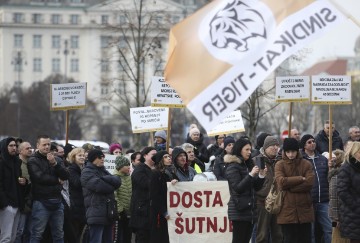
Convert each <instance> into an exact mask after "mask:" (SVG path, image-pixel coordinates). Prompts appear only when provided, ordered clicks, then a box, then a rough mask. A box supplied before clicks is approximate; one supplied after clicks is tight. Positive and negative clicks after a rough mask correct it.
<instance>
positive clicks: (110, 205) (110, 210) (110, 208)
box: [106, 198, 119, 221]
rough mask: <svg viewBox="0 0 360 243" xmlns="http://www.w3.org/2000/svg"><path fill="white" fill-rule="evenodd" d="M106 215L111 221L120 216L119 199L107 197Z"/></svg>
mask: <svg viewBox="0 0 360 243" xmlns="http://www.w3.org/2000/svg"><path fill="white" fill-rule="evenodd" d="M106 216H107V218H108V219H109V220H110V221H115V220H117V219H118V218H119V214H118V210H117V201H116V200H115V199H112V198H108V199H106Z"/></svg>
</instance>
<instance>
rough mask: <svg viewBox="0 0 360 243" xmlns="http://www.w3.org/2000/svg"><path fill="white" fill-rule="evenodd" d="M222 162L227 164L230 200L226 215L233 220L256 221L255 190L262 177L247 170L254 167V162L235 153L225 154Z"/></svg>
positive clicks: (262, 180)
mask: <svg viewBox="0 0 360 243" xmlns="http://www.w3.org/2000/svg"><path fill="white" fill-rule="evenodd" d="M224 163H226V164H227V168H226V172H225V174H226V178H227V179H228V184H229V190H230V200H229V203H228V217H229V219H230V220H232V221H233V220H235V221H248V222H252V223H254V222H256V220H257V213H256V195H255V191H258V190H260V189H261V187H262V185H263V183H264V179H263V178H259V177H258V176H255V177H252V176H250V175H249V172H250V171H251V170H252V168H253V167H254V162H253V161H252V160H251V159H249V160H247V161H244V160H243V158H241V157H238V156H235V155H229V154H227V155H225V156H224Z"/></svg>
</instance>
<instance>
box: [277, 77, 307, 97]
mask: <svg viewBox="0 0 360 243" xmlns="http://www.w3.org/2000/svg"><path fill="white" fill-rule="evenodd" d="M309 99H310V78H309V77H308V76H289V77H276V89H275V100H276V101H277V102H289V101H290V102H292V101H308V100H309Z"/></svg>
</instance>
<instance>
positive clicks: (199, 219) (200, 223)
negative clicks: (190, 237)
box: [196, 217, 205, 233]
mask: <svg viewBox="0 0 360 243" xmlns="http://www.w3.org/2000/svg"><path fill="white" fill-rule="evenodd" d="M196 220H197V221H198V222H199V233H202V232H203V222H204V221H205V217H197V218H196Z"/></svg>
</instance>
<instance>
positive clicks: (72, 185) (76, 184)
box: [68, 163, 86, 223]
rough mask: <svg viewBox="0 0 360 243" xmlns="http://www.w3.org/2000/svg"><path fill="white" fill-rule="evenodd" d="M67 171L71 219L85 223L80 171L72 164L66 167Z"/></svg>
mask: <svg viewBox="0 0 360 243" xmlns="http://www.w3.org/2000/svg"><path fill="white" fill-rule="evenodd" d="M68 170H69V195H70V205H71V207H70V212H71V218H73V219H76V220H79V221H80V222H83V223H85V222H86V217H85V205H84V196H83V190H82V186H81V169H80V167H79V166H78V165H77V164H75V163H73V164H71V165H70V166H69V167H68Z"/></svg>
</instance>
